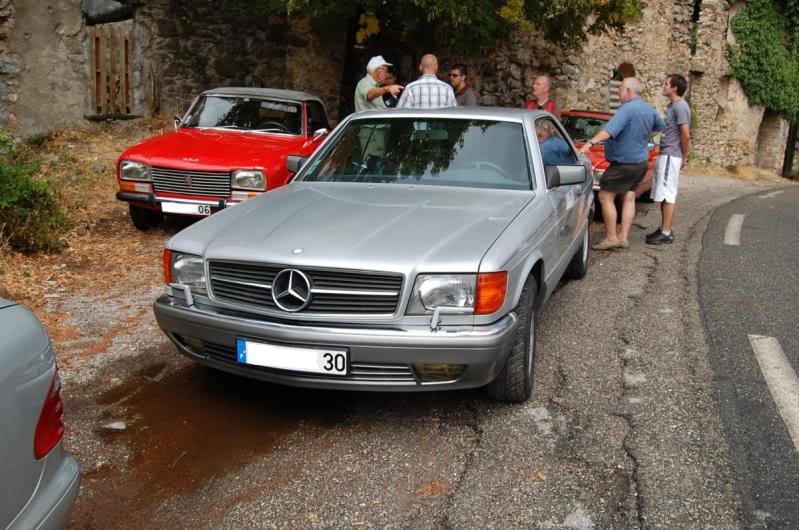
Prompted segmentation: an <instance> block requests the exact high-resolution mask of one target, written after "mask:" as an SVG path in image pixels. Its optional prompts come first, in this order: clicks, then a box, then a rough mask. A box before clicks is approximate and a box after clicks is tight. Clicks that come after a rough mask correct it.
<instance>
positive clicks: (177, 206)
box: [161, 202, 211, 215]
mask: <svg viewBox="0 0 799 530" xmlns="http://www.w3.org/2000/svg"><path fill="white" fill-rule="evenodd" d="M161 211H163V212H164V213H184V214H189V215H211V205H210V204H191V203H187V202H162V203H161Z"/></svg>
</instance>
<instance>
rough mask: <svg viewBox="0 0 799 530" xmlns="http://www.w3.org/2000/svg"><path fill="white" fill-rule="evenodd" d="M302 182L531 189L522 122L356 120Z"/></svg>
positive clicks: (400, 119) (331, 145) (336, 139)
mask: <svg viewBox="0 0 799 530" xmlns="http://www.w3.org/2000/svg"><path fill="white" fill-rule="evenodd" d="M302 180H305V181H318V182H368V183H375V182H380V183H391V184H425V185H435V186H466V187H477V188H494V189H525V190H529V189H531V179H530V172H529V169H528V163H527V147H526V145H525V142H524V129H523V128H522V125H521V124H520V123H508V122H499V121H487V120H469V119H452V118H375V119H364V120H355V121H352V122H350V124H349V127H347V129H346V130H345V131H343V132H342V133H341V134H340V135H338V136H337V137H336V138H335V140H334V141H333V142H331V143H330V144H329V145H328V147H327V149H325V151H324V152H323V153H322V155H321V157H320V158H318V159H317V160H316V161H315V162H314V163H313V165H312V166H311V167H309V169H308V171H306V172H305V175H304V176H303V177H302Z"/></svg>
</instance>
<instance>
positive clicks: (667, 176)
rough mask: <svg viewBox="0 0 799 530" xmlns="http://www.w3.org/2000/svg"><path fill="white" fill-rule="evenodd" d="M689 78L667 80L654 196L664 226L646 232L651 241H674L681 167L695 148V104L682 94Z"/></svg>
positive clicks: (654, 243) (664, 86) (674, 77)
mask: <svg viewBox="0 0 799 530" xmlns="http://www.w3.org/2000/svg"><path fill="white" fill-rule="evenodd" d="M686 88H688V82H687V81H686V80H685V78H684V77H683V76H681V75H677V74H671V75H670V76H668V77H667V78H666V80H665V81H663V95H664V96H666V97H667V98H669V106H668V107H666V128H665V129H663V136H662V137H661V138H660V155H658V159H657V165H656V166H655V179H654V182H653V184H652V195H651V197H652V200H654V201H655V202H659V203H660V214H661V221H660V228H658V229H657V230H655V231H654V232H652V233H651V234H648V235H647V236H646V242H647V244H649V245H663V244H665V243H673V242H674V234H672V232H671V227H672V223H673V221H674V210H675V203H676V202H677V187H678V186H679V184H680V169H682V167H683V166H684V165H685V162H686V161H687V160H688V151H689V150H690V148H691V108H690V107H689V106H688V103H687V102H686V101H685V100H684V99H683V98H682V95H683V94H685V90H686Z"/></svg>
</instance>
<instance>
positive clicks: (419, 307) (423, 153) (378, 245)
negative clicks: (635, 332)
mask: <svg viewBox="0 0 799 530" xmlns="http://www.w3.org/2000/svg"><path fill="white" fill-rule="evenodd" d="M538 130H541V131H544V130H547V134H554V135H555V136H557V137H558V138H557V140H558V142H556V143H555V144H550V146H549V147H554V148H558V152H559V153H560V156H561V157H562V160H561V163H562V165H547V164H545V163H544V162H545V160H544V159H545V158H546V153H547V152H549V148H548V149H546V150H544V149H542V148H541V147H540V145H539V140H538V137H537V135H536V131H538ZM542 134H543V133H542ZM563 138H564V133H563V130H562V127H561V125H560V124H559V123H558V122H557V120H555V119H554V118H553V117H552V116H551V115H549V114H546V113H542V112H538V111H535V112H530V111H526V110H520V109H498V108H480V109H478V108H468V109H466V108H460V109H458V108H455V109H443V110H427V111H411V110H391V111H369V112H362V113H358V114H355V115H351V116H349V117H348V118H347V119H346V120H345V121H344V122H343V123H342V124H341V125H340V126H339V127H338V128H337V129H336V131H335V132H334V133H333V134H332V135H331V137H330V138H329V139H328V140H327V141H326V142H325V143H324V144H323V145H322V146H321V147H320V148H319V150H318V151H317V152H316V153H315V154H314V155H313V156H312V157H311V158H310V159H308V160H307V161H302V160H298V159H294V158H290V159H289V165H290V166H291V168H292V169H295V168H299V167H302V169H300V171H299V173H298V174H297V177H296V178H295V179H294V180H293V181H292V182H291V184H289V185H288V186H285V187H283V188H281V189H279V190H277V191H275V192H272V193H269V194H267V195H266V196H263V197H259V198H257V199H254V200H252V201H248V202H247V203H245V204H243V205H241V206H238V207H236V208H233V209H230V210H226V211H223V212H221V213H219V214H217V215H214V216H212V217H210V218H208V219H204V220H203V221H201V222H200V223H196V224H194V225H193V226H191V227H189V228H187V229H185V230H183V231H182V232H180V233H178V234H176V235H175V236H174V237H172V238H171V239H170V240H169V241H168V243H167V245H166V250H165V251H164V273H165V280H166V283H167V290H166V291H167V292H166V294H165V295H164V296H162V297H161V298H159V299H158V300H157V301H156V302H155V304H154V310H155V315H156V319H157V321H158V324H159V325H160V327H161V328H162V329H163V330H164V331H165V332H166V334H167V335H168V336H169V338H170V339H171V340H172V341H173V342H174V343H175V345H176V346H177V348H178V350H179V351H180V352H182V353H184V354H185V355H188V356H189V357H191V358H193V359H195V360H197V361H199V362H201V363H204V364H206V365H208V366H212V367H214V368H218V369H220V370H225V371H228V372H232V373H236V374H241V375H245V376H249V377H254V378H259V379H263V380H266V381H272V382H276V383H284V384H288V385H296V386H306V387H319V388H338V389H356V390H395V391H425V390H444V389H455V388H470V387H482V386H486V385H487V386H488V391H489V394H490V395H491V396H493V397H494V398H496V399H500V400H505V401H511V402H518V401H524V400H526V399H527V398H528V397H529V396H530V393H531V390H532V382H533V366H534V361H535V338H536V330H537V327H536V315H537V313H538V310H539V309H540V307H541V305H542V304H543V303H544V302H545V300H546V299H547V298H548V297H549V295H550V293H551V292H552V290H553V289H554V288H555V286H556V284H557V283H558V281H560V279H561V277H563V276H564V275H565V276H570V277H577V278H579V277H582V276H583V275H585V274H586V270H587V267H588V249H589V246H590V245H589V230H588V223H589V219H590V217H591V208H592V206H593V200H592V195H593V193H592V189H591V178H590V172H589V171H590V170H589V167H588V162H587V161H585V160H581V159H580V158H579V157H578V154H577V151H576V150H575V148H574V146H573V145H572V144H571V142H569V141H568V140H563Z"/></svg>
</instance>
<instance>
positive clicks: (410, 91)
mask: <svg viewBox="0 0 799 530" xmlns="http://www.w3.org/2000/svg"><path fill="white" fill-rule="evenodd" d="M419 71H420V72H422V76H421V77H420V78H419V79H417V80H416V81H414V82H413V83H408V86H407V87H405V91H404V92H403V93H402V96H401V97H400V100H399V103H397V108H398V109H403V108H404V109H438V108H442V107H456V106H458V102H457V100H456V99H455V92H454V91H453V90H452V87H451V86H450V85H449V84H447V83H445V82H443V81H441V80H440V79H439V78H438V76H437V75H436V74H438V59H436V56H435V55H433V54H431V53H428V54H427V55H425V56H424V57H422V60H421V62H420V63H419Z"/></svg>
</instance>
